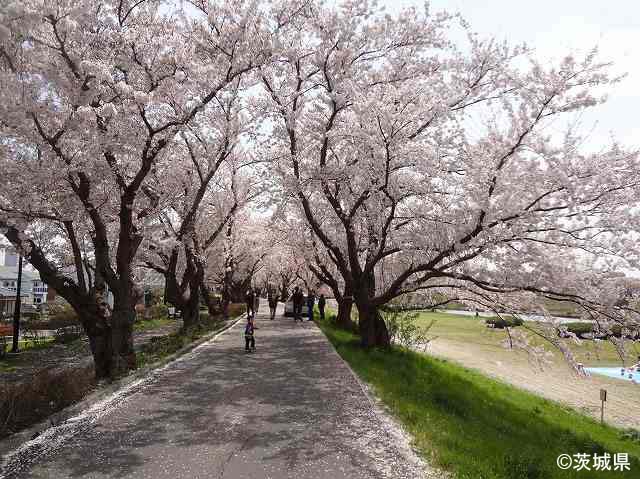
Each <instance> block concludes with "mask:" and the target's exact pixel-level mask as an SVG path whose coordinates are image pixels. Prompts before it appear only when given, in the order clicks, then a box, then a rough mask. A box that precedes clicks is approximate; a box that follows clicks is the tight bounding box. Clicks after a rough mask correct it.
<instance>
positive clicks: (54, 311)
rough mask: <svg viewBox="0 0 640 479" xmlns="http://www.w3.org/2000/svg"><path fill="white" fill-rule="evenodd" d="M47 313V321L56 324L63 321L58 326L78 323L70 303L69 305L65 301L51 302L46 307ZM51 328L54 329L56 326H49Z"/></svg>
mask: <svg viewBox="0 0 640 479" xmlns="http://www.w3.org/2000/svg"><path fill="white" fill-rule="evenodd" d="M47 314H48V320H49V321H52V322H55V323H56V324H62V323H64V325H63V326H59V327H64V326H71V325H75V324H79V320H78V315H77V314H76V312H75V311H74V310H73V308H72V307H71V305H69V304H67V303H65V304H59V303H53V304H51V305H50V306H49V307H48V313H47ZM51 329H56V328H51Z"/></svg>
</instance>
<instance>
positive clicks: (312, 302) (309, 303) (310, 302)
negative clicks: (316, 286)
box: [307, 291, 316, 321]
mask: <svg viewBox="0 0 640 479" xmlns="http://www.w3.org/2000/svg"><path fill="white" fill-rule="evenodd" d="M315 304H316V295H315V294H314V293H313V291H309V295H308V296H307V309H308V310H309V319H307V321H313V306H314V305H315Z"/></svg>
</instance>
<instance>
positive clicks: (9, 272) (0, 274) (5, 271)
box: [0, 266, 40, 281]
mask: <svg viewBox="0 0 640 479" xmlns="http://www.w3.org/2000/svg"><path fill="white" fill-rule="evenodd" d="M0 279H13V280H16V279H18V267H17V266H0ZM39 280H40V273H38V272H37V271H31V270H29V269H27V268H22V281H39Z"/></svg>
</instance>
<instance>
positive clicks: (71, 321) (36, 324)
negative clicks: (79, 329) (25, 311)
mask: <svg viewBox="0 0 640 479" xmlns="http://www.w3.org/2000/svg"><path fill="white" fill-rule="evenodd" d="M68 326H80V322H79V321H78V317H77V316H75V317H71V316H69V317H64V316H63V317H56V318H49V319H46V320H43V321H28V322H24V323H23V324H21V326H20V327H24V328H28V329H31V330H39V329H60V328H66V327H68Z"/></svg>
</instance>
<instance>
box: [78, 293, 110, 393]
mask: <svg viewBox="0 0 640 479" xmlns="http://www.w3.org/2000/svg"><path fill="white" fill-rule="evenodd" d="M73 307H74V310H75V311H76V313H77V314H78V317H79V319H80V323H81V324H82V327H83V329H84V331H85V333H86V334H87V337H88V338H89V347H90V348H91V355H92V356H93V365H94V369H95V375H96V379H97V380H98V381H99V380H102V379H109V378H111V356H112V354H111V351H112V342H111V339H112V338H111V326H110V324H109V323H110V321H109V320H108V318H107V317H106V316H105V315H104V314H101V312H100V309H99V308H98V307H97V304H85V305H79V306H77V305H73Z"/></svg>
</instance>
